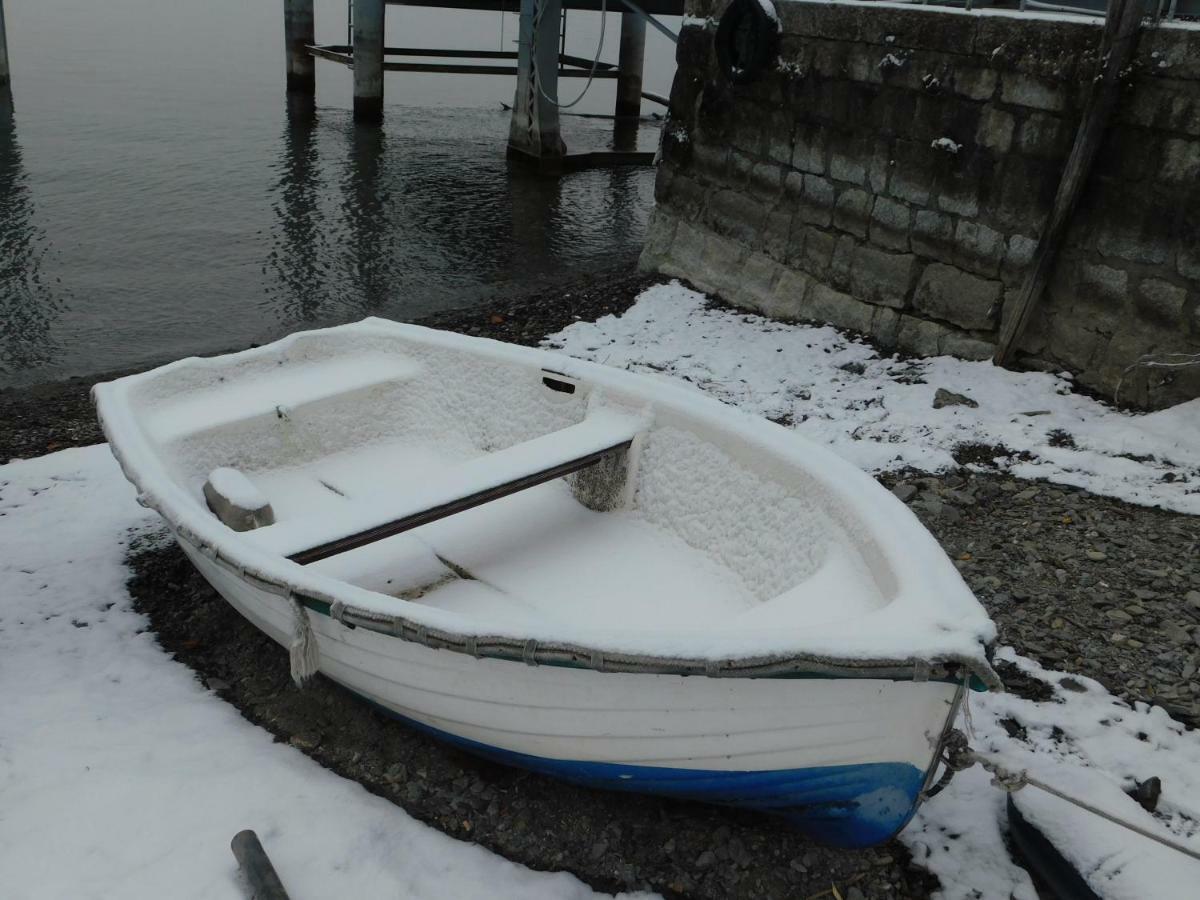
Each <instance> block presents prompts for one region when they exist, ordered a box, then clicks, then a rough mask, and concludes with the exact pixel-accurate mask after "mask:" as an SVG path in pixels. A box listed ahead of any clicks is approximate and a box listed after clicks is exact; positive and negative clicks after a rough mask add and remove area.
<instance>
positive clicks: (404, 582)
mask: <svg viewBox="0 0 1200 900" xmlns="http://www.w3.org/2000/svg"><path fill="white" fill-rule="evenodd" d="M95 399H96V403H97V408H98V411H99V415H100V419H101V422H102V423H103V426H104V430H105V433H106V434H107V435H108V438H109V440H110V442H111V445H112V449H113V453H114V454H115V455H116V457H117V459H118V460H119V461H120V463H121V465H122V467H123V469H124V471H125V474H126V476H127V477H128V478H129V480H130V481H132V482H133V483H134V484H135V485H136V486H137V488H138V490H139V492H140V498H141V500H142V502H143V503H145V504H146V505H147V506H149V507H151V508H153V509H155V510H157V511H158V512H159V513H160V514H161V515H162V516H163V518H164V519H165V520H166V522H167V523H168V525H169V526H170V528H171V530H172V531H173V532H174V534H175V536H176V538H177V539H178V541H179V543H180V546H181V547H182V548H183V550H184V551H185V552H186V553H187V555H188V556H189V557H190V558H191V560H192V561H193V562H194V563H195V565H196V567H197V568H198V569H199V570H200V571H201V573H202V574H203V575H204V577H205V578H207V579H208V581H209V582H211V583H212V585H213V586H214V587H215V588H216V589H217V590H218V591H220V593H221V594H222V595H223V596H224V597H225V599H226V600H228V601H229V603H230V604H232V605H233V606H234V608H236V609H237V610H238V611H239V612H240V613H241V614H242V615H244V616H245V617H246V618H247V619H249V620H250V621H251V622H253V623H254V624H255V625H256V626H257V627H259V628H260V629H262V630H263V631H264V632H266V633H267V634H268V635H270V636H271V637H272V638H273V639H275V640H276V641H278V642H279V643H281V644H283V645H285V646H290V647H291V648H292V662H293V674H294V675H296V676H297V678H298V679H301V678H303V677H305V676H307V675H309V674H311V673H312V672H313V671H315V670H319V671H321V672H322V673H323V674H324V675H325V676H327V677H328V678H331V679H333V680H334V681H336V682H338V683H340V684H342V685H344V686H345V687H347V688H349V689H350V690H351V691H353V692H355V693H357V694H359V695H361V696H363V697H364V698H366V699H367V700H369V701H370V702H372V703H374V704H377V705H378V706H379V707H381V708H382V709H384V710H386V711H388V712H389V713H391V714H393V715H395V716H397V717H399V718H401V719H403V720H405V721H406V722H409V723H410V724H412V725H414V726H416V727H419V728H421V729H424V730H426V731H429V732H432V733H433V734H435V735H437V736H439V737H441V738H443V739H445V740H448V741H451V742H453V743H455V744H457V745H459V746H462V747H465V748H468V749H470V750H472V751H475V752H478V753H481V754H483V755H486V756H489V757H492V758H495V759H499V760H501V761H504V762H508V763H512V764H516V765H520V766H524V767H527V768H530V769H534V770H537V771H541V772H545V773H549V774H553V775H556V776H561V777H563V778H568V779H571V780H573V781H577V782H583V783H586V784H592V785H598V786H603V787H608V788H616V789H622V790H636V791H644V792H649V793H656V794H663V795H669V796H680V797H689V798H696V799H701V800H707V801H711V802H716V803H723V804H732V805H738V806H745V807H751V808H755V809H762V810H765V811H770V812H774V813H778V814H782V815H784V816H786V817H787V818H789V819H790V820H791V821H793V822H795V823H796V824H797V825H798V826H800V827H802V828H804V829H806V830H807V831H809V832H811V833H812V834H814V835H815V836H816V837H818V838H820V839H822V840H825V841H827V842H831V843H835V844H842V845H848V846H862V845H867V844H872V843H876V842H879V841H882V840H885V839H887V838H888V837H890V836H891V835H892V834H894V833H895V832H896V831H898V830H899V829H900V828H901V827H903V825H904V824H905V823H906V822H907V821H908V819H909V818H910V817H911V815H912V813H913V812H914V811H915V809H916V807H917V804H918V803H919V802H920V800H921V797H922V792H923V791H924V790H925V789H926V788H927V787H928V785H929V784H930V782H931V779H932V776H933V772H934V770H935V768H936V766H937V761H938V753H939V747H940V743H941V741H942V739H943V736H944V734H945V732H946V730H947V728H948V727H949V723H950V722H951V720H952V718H953V715H954V712H955V709H956V707H957V704H958V703H959V702H960V700H961V697H962V695H963V692H964V690H966V688H967V685H968V683H969V682H973V683H974V684H975V686H977V687H979V686H982V685H997V684H998V680H997V679H996V676H995V673H994V672H993V671H992V669H991V667H990V665H989V664H988V661H987V657H986V655H985V649H986V647H987V646H988V645H989V644H990V642H991V641H992V640H993V638H994V627H993V625H992V624H991V622H990V621H989V619H988V617H987V615H986V614H985V613H984V611H983V609H982V608H981V607H980V606H979V604H978V603H977V601H976V600H975V598H974V597H973V596H972V595H971V593H970V591H969V590H968V589H967V587H966V585H965V584H964V583H963V581H962V579H961V578H960V576H959V575H958V572H957V571H956V570H955V568H954V566H953V565H952V564H951V563H950V561H949V560H948V559H947V558H946V556H945V554H944V553H943V552H942V550H941V549H940V548H939V547H938V545H937V543H936V542H935V541H934V539H933V538H932V537H931V536H930V535H929V534H928V532H926V531H925V529H924V528H923V527H922V526H921V525H920V524H919V523H918V522H917V520H916V519H915V518H914V517H913V515H912V514H911V513H910V512H909V511H908V510H907V509H906V508H905V507H904V505H903V504H902V503H900V502H899V501H898V500H896V499H895V498H894V497H893V496H892V495H891V494H890V493H889V492H888V491H886V490H884V489H883V488H881V487H880V486H878V485H877V484H876V483H875V482H874V481H873V479H871V478H870V477H869V476H867V475H865V474H864V473H862V472H860V471H858V470H857V469H855V468H854V467H853V466H851V465H849V464H847V463H846V462H844V461H842V460H841V459H839V458H838V457H836V456H834V455H833V454H831V453H830V452H829V451H827V450H824V449H822V448H820V447H817V446H815V445H813V444H811V443H809V442H807V441H805V440H803V439H802V438H800V437H798V436H797V435H796V434H794V433H792V432H790V431H787V430H785V429H783V428H781V427H779V426H776V425H773V424H771V423H769V422H765V421H761V420H758V419H753V418H751V417H748V416H745V415H743V414H741V413H738V412H736V411H734V410H732V409H730V408H728V407H725V406H723V405H722V404H720V403H719V402H717V401H715V400H711V399H707V398H705V397H703V396H701V395H699V394H698V393H697V392H694V391H692V390H690V389H688V388H686V387H683V386H679V385H675V384H671V383H668V382H666V381H665V380H662V379H657V378H650V377H646V376H641V375H635V374H631V373H628V372H622V371H617V370H614V369H609V368H606V367H603V366H598V365H594V364H590V363H585V362H580V361H578V360H573V359H568V358H565V357H561V356H557V355H553V354H549V353H544V352H541V351H536V350H530V349H525V348H520V347H514V346H510V345H505V344H500V343H496V342H493V341H486V340H482V339H478V338H468V337H463V336H460V335H455V334H450V333H445V332H438V331H431V330H427V329H423V328H418V327H414V326H406V325H397V324H395V323H391V322H386V321H382V320H378V319H367V320H365V321H363V322H360V323H357V324H354V325H347V326H342V327H339V328H330V329H326V330H322V331H313V332H306V333H301V334H296V335H293V336H291V337H288V338H286V339H284V340H281V341H279V342H277V343H274V344H271V345H269V346H265V347H261V348H256V349H254V350H248V351H246V352H244V353H236V354H232V355H229V356H223V357H218V358H214V359H186V360H182V361H180V362H176V363H172V364H171V365H168V366H164V367H162V368H159V369H155V370H153V371H151V372H146V373H144V374H140V375H134V376H130V377H128V378H123V379H120V380H118V381H114V382H111V383H108V384H102V385H98V386H97V387H96V389H95Z"/></svg>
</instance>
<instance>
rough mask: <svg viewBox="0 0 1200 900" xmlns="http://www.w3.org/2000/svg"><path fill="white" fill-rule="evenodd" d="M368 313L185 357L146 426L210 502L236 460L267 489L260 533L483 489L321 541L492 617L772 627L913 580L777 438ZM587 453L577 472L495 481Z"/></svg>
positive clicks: (152, 382)
mask: <svg viewBox="0 0 1200 900" xmlns="http://www.w3.org/2000/svg"><path fill="white" fill-rule="evenodd" d="M357 328H358V330H357V331H349V330H348V331H341V330H336V331H330V332H323V333H318V334H314V335H300V336H297V338H295V339H294V340H290V341H288V342H283V343H281V344H277V345H272V346H271V347H268V348H262V349H260V350H256V351H252V352H250V353H247V354H238V355H234V356H230V357H223V358H221V359H220V360H213V361H191V362H190V363H188V364H186V365H179V366H173V367H168V368H166V369H163V370H160V371H159V372H158V373H156V374H155V376H154V377H153V378H149V379H147V380H144V381H142V382H140V383H138V384H137V385H136V386H135V387H134V388H133V389H132V391H131V393H130V397H129V401H130V404H131V406H132V407H134V408H135V409H137V414H138V422H139V427H140V428H141V429H142V431H143V434H144V437H145V438H146V440H147V442H148V443H149V444H150V446H151V447H153V448H154V450H155V453H156V455H157V456H158V458H159V460H160V463H161V464H162V465H163V466H164V467H165V469H166V472H167V475H168V476H169V477H170V479H171V480H173V481H174V482H175V483H176V484H177V485H179V486H180V487H182V488H183V489H185V490H186V491H187V493H188V495H189V496H190V497H191V498H192V499H193V501H194V502H195V504H197V507H198V508H199V510H202V511H203V514H204V515H214V513H212V512H210V511H209V510H210V508H214V507H213V504H212V493H213V491H214V490H215V488H214V485H215V486H216V488H222V485H221V484H220V483H218V482H219V480H218V479H217V478H214V472H215V471H218V470H230V469H232V470H234V472H235V473H238V474H237V475H236V476H231V477H227V478H225V479H224V487H223V488H222V490H224V492H225V494H227V495H234V496H231V497H229V499H231V500H232V501H237V500H238V499H239V498H238V497H237V496H236V495H237V494H238V493H239V491H240V492H241V493H242V494H248V495H250V496H249V499H246V500H244V502H246V503H249V502H250V501H252V500H254V499H255V498H259V502H260V503H269V505H270V510H271V516H270V518H269V519H268V520H267V522H268V523H267V524H262V523H256V524H257V527H251V528H250V530H247V531H246V533H245V535H244V539H245V540H247V541H249V542H251V543H252V544H253V545H254V546H255V547H257V548H259V549H262V550H265V551H268V552H271V553H276V554H279V555H282V556H287V557H290V558H293V559H297V560H298V561H301V560H303V551H306V550H310V549H311V548H314V547H320V546H325V545H329V544H330V542H335V543H336V542H337V541H338V540H339V539H344V538H346V537H347V536H348V535H353V534H356V533H362V532H370V531H371V529H372V528H374V527H377V526H379V525H380V524H381V523H387V522H390V521H394V520H397V519H402V518H403V517H406V516H408V517H412V516H414V515H418V514H420V513H422V511H425V512H427V511H428V510H430V509H435V510H436V509H439V508H440V507H439V504H441V505H442V506H445V505H446V504H447V503H450V502H451V501H454V500H455V498H459V499H461V498H462V497H463V496H467V495H473V496H474V495H478V496H481V497H484V498H485V499H487V502H480V503H478V504H477V505H472V506H471V507H470V508H465V509H463V510H462V511H455V512H454V514H452V515H443V516H442V517H437V516H436V515H435V516H434V517H433V518H432V519H431V520H429V521H427V522H424V524H417V525H416V526H415V527H409V528H407V530H403V531H402V532H400V533H395V534H390V535H387V536H383V537H379V538H378V539H373V540H367V541H364V542H360V543H355V544H353V545H352V546H349V547H346V548H344V549H340V550H339V549H337V548H335V549H334V551H333V552H329V553H327V554H326V555H323V556H320V558H313V559H310V560H307V561H306V564H307V566H308V567H310V568H311V569H312V570H314V571H317V572H321V573H323V574H326V575H329V576H332V577H334V578H337V579H339V580H342V581H345V582H348V583H350V584H353V585H357V586H358V587H361V588H365V589H367V590H370V591H373V592H377V593H378V594H380V595H386V596H390V597H393V598H398V599H397V600H396V601H395V602H396V604H397V607H398V610H397V611H399V607H400V606H402V601H408V602H411V603H415V604H425V605H428V606H432V607H437V608H440V609H444V610H447V611H454V612H457V613H460V614H462V615H463V616H466V617H468V618H470V619H472V620H477V621H479V622H481V623H504V624H507V625H510V626H512V625H520V624H523V623H533V622H537V623H547V622H553V621H563V622H570V623H573V624H574V625H580V624H585V625H590V624H595V625H597V626H609V627H612V626H619V627H622V628H656V627H660V626H676V627H678V626H679V625H680V624H681V623H686V624H687V625H688V626H689V627H694V628H705V629H713V630H726V629H735V630H737V629H739V628H740V627H741V626H744V627H746V628H748V629H753V630H762V629H774V628H778V627H784V626H796V625H805V626H807V625H813V624H819V623H823V622H831V621H844V620H847V619H852V618H855V617H858V616H862V615H864V614H867V613H869V612H871V611H873V610H877V609H880V608H882V607H884V606H885V605H886V604H887V603H888V601H889V599H890V595H891V594H892V592H894V590H895V584H894V581H895V579H894V577H893V576H892V574H891V572H890V569H889V567H888V564H887V560H886V559H885V557H884V555H883V554H882V553H879V552H878V550H877V548H876V547H875V545H874V544H873V541H872V538H871V536H870V534H869V532H867V531H866V530H864V531H861V532H860V531H859V530H858V529H856V528H855V522H854V521H853V520H852V519H849V518H848V517H847V516H845V515H839V514H838V510H837V509H836V507H835V506H834V504H833V501H832V497H831V494H830V492H829V491H828V490H827V489H826V487H825V485H824V483H823V482H822V481H821V480H820V479H819V478H816V477H812V476H811V475H808V474H806V473H805V472H804V471H803V470H802V469H799V468H798V467H796V466H795V465H794V464H792V463H790V462H789V463H785V462H784V461H782V460H780V459H779V458H778V456H777V455H776V454H773V453H772V452H771V449H770V448H769V447H763V446H757V445H755V444H754V443H746V442H744V441H742V442H737V443H734V442H733V441H732V440H731V438H730V436H729V434H728V432H727V431H723V430H722V429H717V428H713V427H712V426H711V424H709V423H706V422H703V421H700V420H692V419H690V418H689V417H688V416H686V415H685V414H682V413H680V412H679V411H678V410H677V409H659V408H656V407H655V405H654V403H653V402H652V400H651V399H648V398H647V397H643V396H639V395H636V394H633V393H625V392H622V391H621V390H613V389H611V388H610V387H603V388H598V387H594V386H593V385H591V384H589V383H588V382H587V380H586V379H584V380H581V379H579V378H576V377H572V376H571V375H569V374H564V373H560V372H555V371H548V370H545V369H543V368H539V367H537V366H534V365H530V364H528V363H527V362H526V361H525V360H524V359H520V358H507V357H505V356H504V355H503V354H499V355H496V356H481V355H480V354H478V353H471V352H466V351H464V350H462V349H458V348H456V347H447V346H439V345H437V344H436V343H434V344H425V343H421V342H419V341H408V340H404V339H403V338H401V337H399V336H397V335H395V334H394V333H387V332H386V331H385V330H383V329H377V330H372V329H371V328H369V327H365V328H364V327H361V326H359V327H357ZM589 454H591V455H592V456H595V457H596V460H595V461H594V463H593V464H589V465H586V466H584V467H582V468H580V469H579V471H576V472H573V473H572V474H568V475H567V476H566V477H555V478H551V479H550V480H546V481H544V482H543V483H539V484H536V485H534V486H531V487H527V488H525V489H521V490H519V491H516V492H511V493H508V494H507V495H504V496H496V497H495V498H494V499H492V498H490V497H488V493H489V491H493V489H495V488H497V487H499V486H503V485H512V484H513V483H514V482H518V483H519V482H521V479H523V478H524V479H530V476H531V475H536V474H537V473H539V472H542V473H544V472H547V471H548V470H554V467H555V466H566V467H568V468H569V465H570V463H571V462H572V461H577V460H580V459H581V458H590V457H589ZM532 480H536V479H532ZM206 483H208V484H209V489H208V492H207V493H208V494H209V497H208V499H207V500H206V496H205V495H206V491H205V485H206ZM501 493H502V492H501Z"/></svg>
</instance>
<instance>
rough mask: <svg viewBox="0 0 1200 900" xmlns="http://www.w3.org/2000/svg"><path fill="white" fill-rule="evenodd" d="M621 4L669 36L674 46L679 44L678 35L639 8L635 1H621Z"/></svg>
mask: <svg viewBox="0 0 1200 900" xmlns="http://www.w3.org/2000/svg"><path fill="white" fill-rule="evenodd" d="M621 3H622V4H624V5H625V6H626V7H628V8H629V9H631V10H633V11H634V12H635V13H637V14H638V15H639V16H641V17H642V18H643V19H645V20H646V21H647V22H649V23H650V24H651V25H653V26H654V27H655V28H657V29H658V30H659V31H661V32H662V33H663V34H665V35H666V36H667V38H668V39H669V40H670V41H671V43H672V44H678V43H679V35H677V34H676V33H675V32H673V31H672V30H671V29H670V28H668V27H667V26H666V25H664V24H663V23H662V22H660V21H658V19H656V18H654V16H652V15H650V13H648V12H646V11H645V10H644V9H642V8H641V7H640V6H638V5H637V4H636V3H634V2H633V0H621Z"/></svg>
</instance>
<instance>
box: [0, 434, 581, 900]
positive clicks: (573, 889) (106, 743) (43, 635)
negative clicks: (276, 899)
mask: <svg viewBox="0 0 1200 900" xmlns="http://www.w3.org/2000/svg"><path fill="white" fill-rule="evenodd" d="M157 522H158V519H157V517H156V516H153V515H152V514H151V513H148V512H147V511H146V510H144V509H142V508H141V507H139V506H138V505H137V503H136V502H135V500H134V491H133V488H132V487H130V485H129V484H128V483H127V482H126V481H125V479H124V478H123V477H122V475H121V472H120V470H119V469H118V468H117V464H116V462H115V461H114V460H113V457H112V454H111V453H110V452H109V449H108V447H107V446H104V445H101V446H96V447H88V448H86V449H82V450H66V451H63V452H61V453H55V454H52V455H50V456H44V457H40V458H38V459H33V460H25V461H18V462H14V463H10V464H8V465H6V466H0V547H3V555H2V556H0V692H2V694H3V698H4V699H3V714H2V716H0V873H3V874H2V875H0V882H2V885H3V886H2V888H0V893H3V895H4V897H5V898H13V900H32V898H42V897H45V898H61V897H79V898H85V897H97V898H101V897H122V898H138V897H147V898H151V897H153V898H159V897H178V898H188V897H194V898H204V900H211V898H223V897H227V898H239V900H240V898H244V897H245V896H246V894H245V891H244V889H243V887H242V885H241V883H240V881H239V877H238V874H237V869H236V863H235V861H234V858H233V855H232V853H231V852H230V850H229V841H230V838H232V837H233V835H234V834H235V833H236V832H237V831H239V830H241V829H243V828H254V829H255V830H256V831H257V832H258V834H259V836H260V838H261V839H262V841H263V844H264V846H265V847H266V849H267V852H268V853H269V854H270V855H271V857H272V860H273V861H274V863H275V865H276V867H277V868H278V870H279V872H280V875H281V877H282V879H283V881H284V884H285V886H291V888H292V891H293V893H292V896H293V897H296V898H297V900H299V898H302V897H363V898H368V897H403V898H430V900H435V898H436V900H441V898H446V897H455V898H467V897H477V898H493V897H511V898H547V900H549V898H570V900H583V898H585V897H592V896H594V894H593V893H592V891H591V890H590V889H589V888H588V887H587V886H586V885H584V884H582V883H581V882H579V881H578V880H576V879H575V878H573V877H571V876H570V875H566V874H547V873H539V872H533V871H530V870H528V869H526V868H524V867H522V866H518V865H515V864H514V863H511V862H508V861H507V860H504V859H502V858H500V857H498V856H495V855H493V854H491V853H489V852H487V851H486V850H484V849H482V848H480V847H477V846H474V845H471V844H467V843H463V842H460V841H456V840H454V839H452V838H449V837H447V836H445V835H443V834H441V833H440V832H438V831H435V830H434V829H431V828H428V827H426V826H424V825H421V824H420V823H418V822H416V821H415V820H413V819H411V818H410V817H408V816H407V815H405V814H404V812H403V811H401V810H400V809H398V808H397V807H395V806H393V805H392V804H390V803H388V802H386V801H384V800H381V799H379V798H377V797H374V796H372V795H371V794H369V793H367V792H366V791H365V790H363V789H362V788H361V787H359V786H358V785H357V784H354V783H352V782H349V781H345V780H343V779H341V778H339V777H337V776H336V775H334V774H332V773H330V772H328V771H326V770H325V769H322V768H321V767H320V766H319V765H317V764H316V763H315V762H313V761H311V760H310V759H308V758H307V757H305V756H304V755H303V754H301V753H300V752H299V751H297V750H293V749H292V748H290V747H287V746H285V745H282V744H276V743H274V742H273V740H272V738H271V736H270V735H269V734H268V733H267V732H265V731H262V730H261V729H258V728H256V727H254V726H252V725H250V724H249V723H248V722H246V721H245V720H244V719H243V718H242V717H241V716H240V715H239V714H238V713H237V711H236V710H235V709H233V708H232V707H230V706H228V705H227V704H225V703H224V702H222V701H221V700H219V699H218V698H217V697H215V696H214V695H212V694H211V693H209V692H208V691H206V690H205V689H204V688H203V687H202V686H201V685H200V684H199V683H198V681H197V680H196V678H195V676H194V675H193V673H192V672H191V671H190V670H188V669H187V668H185V667H184V666H182V665H180V664H178V663H176V662H174V661H173V660H172V659H171V658H170V657H168V656H167V655H166V654H165V653H164V652H163V651H162V649H161V648H160V647H159V646H158V644H157V643H156V642H155V639H154V636H153V635H152V634H150V633H149V632H148V631H147V630H146V627H147V623H146V620H145V619H144V618H143V617H142V616H140V615H138V614H137V613H135V612H134V611H133V610H132V609H131V608H130V601H129V597H128V594H127V593H126V590H125V583H126V580H127V579H128V576H129V573H128V571H127V569H126V567H125V565H124V555H125V547H126V546H127V545H128V543H129V541H130V540H131V539H132V538H133V537H135V536H136V535H138V534H145V533H146V532H147V529H154V530H157V527H158V526H157Z"/></svg>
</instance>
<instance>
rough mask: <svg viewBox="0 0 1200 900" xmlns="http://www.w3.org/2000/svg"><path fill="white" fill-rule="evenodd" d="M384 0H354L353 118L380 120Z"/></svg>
mask: <svg viewBox="0 0 1200 900" xmlns="http://www.w3.org/2000/svg"><path fill="white" fill-rule="evenodd" d="M383 12H384V2H383V0H354V42H353V43H354V51H353V52H354V119H355V121H357V122H381V121H383Z"/></svg>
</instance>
